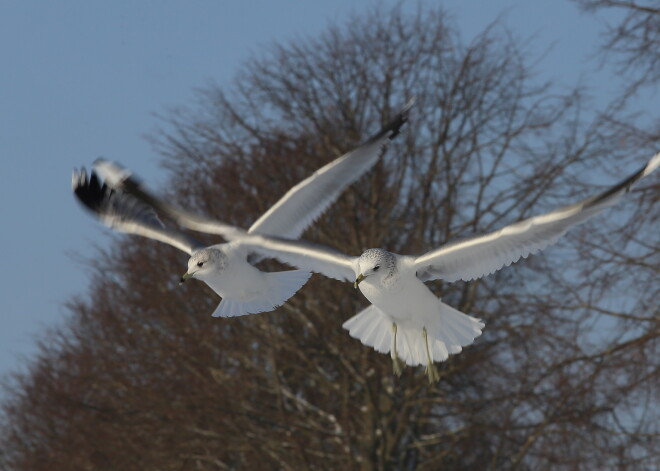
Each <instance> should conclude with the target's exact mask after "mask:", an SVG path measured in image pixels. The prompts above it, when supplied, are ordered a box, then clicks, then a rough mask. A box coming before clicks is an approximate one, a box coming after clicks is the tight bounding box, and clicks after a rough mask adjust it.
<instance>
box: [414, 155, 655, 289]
mask: <svg viewBox="0 0 660 471" xmlns="http://www.w3.org/2000/svg"><path fill="white" fill-rule="evenodd" d="M658 165H660V153H658V154H656V155H655V156H654V157H653V158H651V160H649V162H648V163H647V164H646V166H644V168H642V169H640V170H639V171H638V172H636V173H635V174H633V175H631V176H629V177H628V178H626V179H625V180H623V181H622V182H620V183H618V184H617V185H614V186H613V187H611V188H610V189H609V190H607V191H605V192H603V193H601V194H599V195H597V196H594V197H591V198H588V199H586V200H584V201H581V202H579V203H576V204H573V205H570V206H566V207H564V208H561V209H558V210H556V211H552V212H550V213H547V214H543V215H540V216H536V217H532V218H529V219H525V220H524V221H520V222H517V223H515V224H511V225H509V226H506V227H504V228H502V229H500V230H498V231H495V232H491V233H490V234H486V235H482V236H476V237H471V238H468V239H465V240H460V241H456V242H453V243H449V244H447V245H445V246H443V247H440V248H439V249H437V250H434V251H431V252H428V253H426V254H424V255H421V256H419V257H417V258H416V259H415V261H414V264H415V268H416V270H417V277H418V278H420V279H421V280H422V281H427V280H433V279H443V280H446V281H456V280H466V281H467V280H472V279H475V278H479V277H482V276H484V275H488V274H490V273H493V272H494V271H496V270H499V269H500V268H502V267H503V266H505V265H507V266H508V265H510V264H511V263H513V262H516V261H517V260H519V259H520V258H521V257H523V258H526V257H527V256H528V255H529V254H532V253H535V252H538V251H539V250H542V249H544V248H545V247H547V246H548V245H550V244H553V243H555V242H556V241H557V239H559V238H560V237H561V236H562V235H564V234H565V233H566V231H568V229H570V228H571V227H573V226H575V225H577V224H580V223H582V222H584V221H586V220H587V219H589V218H591V217H593V216H595V215H596V214H598V213H600V212H601V211H603V210H604V209H605V208H608V207H610V206H612V205H613V204H615V203H616V202H617V200H618V199H619V197H620V196H621V195H622V194H624V193H627V192H628V191H629V190H630V187H631V185H632V184H633V183H635V182H636V181H637V180H639V179H641V178H643V177H645V176H646V175H648V174H650V173H651V172H652V171H653V170H655V169H656V168H657V167H658Z"/></svg>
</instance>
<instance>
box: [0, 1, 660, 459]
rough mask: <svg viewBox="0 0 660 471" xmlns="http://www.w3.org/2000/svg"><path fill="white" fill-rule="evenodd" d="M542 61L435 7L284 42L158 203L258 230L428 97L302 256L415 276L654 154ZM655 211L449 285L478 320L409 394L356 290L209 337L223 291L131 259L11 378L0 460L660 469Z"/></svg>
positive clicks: (189, 122) (173, 168)
mask: <svg viewBox="0 0 660 471" xmlns="http://www.w3.org/2000/svg"><path fill="white" fill-rule="evenodd" d="M530 63H532V60H531V59H530V57H528V51H526V50H525V48H524V47H523V46H521V45H520V44H519V43H518V42H517V41H516V40H515V38H513V37H512V35H511V34H509V33H508V32H507V31H506V29H505V28H503V27H502V26H501V25H499V24H494V25H491V26H490V27H489V28H487V29H486V30H485V31H483V32H482V33H481V34H479V35H478V36H476V37H475V38H473V39H471V40H470V41H467V42H466V41H465V40H464V39H462V38H461V37H460V35H459V33H458V31H456V28H455V26H454V25H453V24H452V23H451V22H450V21H449V20H448V19H447V17H446V16H445V14H444V13H443V11H442V10H430V9H420V11H418V12H417V13H415V14H410V13H407V12H405V11H404V10H403V9H402V8H400V7H396V8H394V9H392V10H388V11H383V10H376V9H374V10H372V11H370V12H369V14H368V15H366V16H364V17H359V16H355V17H353V18H352V19H351V20H350V21H348V22H347V23H346V24H344V25H342V26H336V27H330V28H328V29H327V30H326V31H324V32H322V33H321V34H319V35H318V36H317V37H311V38H306V40H305V41H295V42H290V43H286V44H277V45H274V46H272V47H271V48H268V49H266V50H265V51H263V53H262V54H261V55H260V56H258V57H255V58H253V59H251V60H250V61H248V62H246V63H245V65H244V66H243V68H242V69H241V70H240V71H239V72H238V74H237V76H236V79H235V81H234V82H233V84H232V85H231V86H230V87H220V86H209V87H207V88H206V89H204V90H202V91H200V92H199V94H198V95H197V97H198V102H197V103H196V104H195V105H193V106H191V107H189V108H182V109H180V110H178V111H176V112H172V113H170V114H167V115H166V116H165V117H164V118H163V130H162V131H161V132H160V133H159V134H157V135H155V136H153V140H154V144H155V146H156V147H157V148H158V149H159V150H160V152H161V153H162V155H163V159H164V164H165V165H166V167H167V168H168V169H169V171H170V176H171V180H170V183H171V188H173V189H172V190H171V191H170V192H169V193H167V194H165V195H164V196H166V197H168V198H172V199H173V200H175V201H177V202H178V203H179V204H181V205H185V206H187V207H191V208H195V209H196V210H198V211H200V212H203V213H205V214H207V215H210V216H214V217H216V218H218V219H220V220H222V221H225V222H229V223H233V224H236V225H237V226H240V227H248V226H249V225H250V224H251V223H252V222H253V221H254V220H256V218H257V217H258V216H259V215H260V214H262V213H263V212H264V211H266V210H267V209H268V207H269V206H270V205H272V204H273V203H274V202H275V201H277V199H278V198H279V197H280V196H282V195H283V194H284V193H285V192H286V191H287V189H289V188H290V187H291V186H293V185H294V184H295V183H297V182H298V181H300V180H301V179H303V178H304V177H305V176H307V175H309V174H310V173H311V172H313V171H314V170H316V169H317V168H319V167H320V166H321V165H323V164H324V163H326V162H328V161H330V160H332V159H333V158H335V157H336V156H338V155H340V154H341V153H343V152H345V151H347V150H349V149H351V148H352V147H354V146H355V145H357V144H358V143H359V142H360V141H361V140H362V139H363V138H365V137H366V136H368V135H369V133H371V132H373V131H375V130H377V129H378V128H379V126H380V125H381V124H382V123H384V122H385V121H386V120H387V119H388V118H389V117H390V115H391V113H393V112H395V111H396V110H397V109H398V108H399V107H400V106H401V105H402V104H403V103H405V102H406V101H407V99H408V98H409V97H411V96H413V95H415V96H416V97H417V104H416V107H415V109H414V112H413V113H412V115H411V119H410V122H409V123H408V124H407V125H406V129H405V131H404V132H403V133H402V135H401V136H399V137H398V138H397V139H396V140H395V141H394V142H393V143H392V144H393V145H392V146H391V147H390V148H389V149H388V151H387V153H386V154H385V156H384V157H383V159H382V161H381V162H380V163H379V164H378V165H377V167H376V168H375V169H374V170H373V171H372V172H370V173H369V174H368V175H367V176H365V177H364V178H362V179H361V180H359V181H358V182H357V183H356V184H355V185H354V186H353V187H352V188H351V189H349V190H348V191H347V192H346V193H345V194H344V195H343V196H342V197H341V199H340V200H339V201H338V202H337V203H336V204H335V205H334V206H333V207H332V208H331V209H330V210H329V211H328V213H327V214H326V215H325V216H324V217H323V218H322V219H321V220H320V221H319V222H318V223H317V224H315V225H314V227H313V228H311V229H310V230H308V231H307V232H306V233H305V236H304V237H305V238H306V239H310V240H314V241H317V242H321V243H325V244H329V245H332V246H334V247H336V248H338V249H340V250H342V251H345V252H347V253H350V254H355V255H357V254H359V253H361V252H362V251H363V250H364V249H366V248H369V247H384V248H387V249H388V250H391V251H393V252H398V253H421V252H423V251H426V250H429V249H430V248H433V247H437V246H439V245H440V244H442V243H444V242H447V241H450V240H454V239H456V238H460V237H462V236H467V235H471V234H474V233H481V232H485V231H489V230H494V229H497V228H499V227H501V226H503V225H505V224H507V223H510V222H513V221H516V220H518V219H521V218H524V217H528V216H531V215H533V214H537V213H540V212H543V211H546V210H549V209H552V208H554V207H557V206H560V205H562V204H567V203H570V202H572V201H574V200H576V199H578V198H580V197H582V196H585V195H587V194H589V193H593V192H595V191H597V189H598V186H599V184H603V183H604V184H609V183H613V182H615V181H617V180H618V176H617V175H618V174H619V173H620V172H623V173H628V172H629V171H632V170H636V169H637V167H639V166H641V165H643V164H644V163H645V161H646V159H647V158H648V157H649V156H650V155H651V154H652V153H653V152H652V149H651V148H650V147H649V146H650V145H651V144H652V138H650V137H649V135H648V134H645V133H643V132H633V130H632V129H631V128H630V127H629V126H619V125H616V124H613V121H612V120H611V119H605V118H604V117H603V116H602V115H599V114H597V113H593V114H591V115H590V114H588V113H584V107H585V106H586V105H585V104H584V102H583V101H582V100H581V96H580V94H579V93H578V92H574V93H568V94H561V93H558V92H557V90H556V89H555V88H553V86H552V85H551V84H548V83H544V82H542V81H541V80H540V79H539V77H538V76H537V75H536V74H535V71H534V70H533V68H532V67H531V66H530ZM585 115H590V116H594V117H593V118H585V117H584V116H585ZM655 145H656V146H657V140H656V142H655ZM656 181H657V180H656ZM657 190H658V184H657V183H655V184H654V183H653V182H652V181H651V182H645V183H642V184H641V185H640V186H639V187H637V188H635V190H634V191H633V192H631V194H629V195H627V197H626V199H625V201H622V204H621V205H619V206H618V207H616V208H613V209H612V210H611V211H610V212H608V214H607V215H606V216H605V217H601V218H599V219H598V220H597V221H595V222H593V223H590V224H587V225H584V226H580V227H578V228H577V229H576V230H574V231H572V232H571V233H570V234H569V235H568V236H567V237H565V238H564V239H563V240H562V241H561V242H560V243H559V244H558V245H557V246H555V247H553V248H550V249H548V250H547V251H546V253H545V254H543V255H537V256H533V257H530V258H529V259H527V260H525V261H522V262H520V263H517V264H515V265H514V266H512V267H509V268H505V269H504V270H501V271H500V272H498V273H496V274H494V275H492V276H489V277H486V278H483V279H480V280H476V281H473V282H466V283H464V282H460V283H452V284H448V283H443V282H434V283H433V284H432V285H431V287H432V289H433V290H434V292H436V293H437V294H438V295H440V296H442V298H443V300H444V301H445V302H446V303H448V304H451V305H452V306H455V307H456V308H458V309H460V310H461V311H463V312H466V313H468V314H471V315H473V316H475V317H479V318H481V319H483V320H484V321H485V323H486V327H485V329H484V333H483V335H482V336H481V337H480V338H478V339H477V341H476V342H475V343H474V344H473V345H472V346H470V347H468V348H466V349H464V351H463V352H461V353H460V354H458V355H453V356H450V358H449V360H448V361H446V362H444V363H442V364H439V365H438V366H439V370H440V375H441V379H440V382H439V383H438V384H437V385H434V386H429V385H428V383H427V381H426V380H425V378H424V371H423V369H422V368H420V369H410V368H408V369H406V370H405V371H404V373H403V375H402V376H401V377H400V378H396V377H394V376H393V375H392V371H391V361H390V359H389V358H388V357H387V356H385V355H381V354H379V353H377V352H375V351H373V350H372V349H370V348H368V347H365V346H364V345H362V344H361V343H360V342H359V341H357V340H354V339H352V338H350V337H349V336H348V334H347V332H346V331H344V330H343V329H341V324H342V323H343V321H345V320H346V319H348V318H349V317H351V316H352V315H354V314H355V313H356V312H357V311H358V310H359V309H361V308H362V307H364V306H365V305H366V301H365V300H364V299H363V298H362V297H361V296H360V295H359V293H357V292H356V291H354V290H353V289H352V287H350V286H349V285H348V284H342V283H339V282H337V281H334V280H329V279H325V278H322V277H320V276H318V275H316V276H314V277H313V278H312V280H311V281H310V282H309V283H308V284H307V285H306V286H305V287H304V288H303V289H302V290H301V291H300V292H299V293H298V294H297V295H296V296H294V297H293V298H292V299H291V300H290V301H289V302H287V303H286V304H285V305H284V306H282V307H281V308H279V309H278V310H276V311H274V312H271V313H266V314H261V315H253V316H247V317H241V318H223V319H214V318H211V317H210V313H211V312H212V311H213V307H214V305H215V304H216V303H217V302H218V299H217V297H215V295H214V294H213V293H212V292H211V291H210V290H209V289H206V288H205V287H203V286H202V285H201V283H196V284H195V283H189V284H187V285H186V286H183V287H180V288H179V287H177V286H176V282H177V279H178V275H180V274H181V273H182V270H183V269H184V266H185V264H184V262H185V256H184V255H182V254H181V253H178V252H177V251H176V250H174V249H172V248H170V247H166V246H163V245H160V244H157V243H155V242H152V241H148V240H142V239H138V238H134V237H122V238H120V239H118V240H117V241H116V242H115V243H113V244H112V245H111V246H110V247H109V248H108V249H107V250H106V251H103V252H101V253H100V254H99V255H100V256H99V258H98V259H96V260H95V261H94V262H91V267H90V272H91V274H92V281H91V283H90V288H89V292H88V293H87V294H84V295H80V296H78V297H76V298H74V299H72V300H71V301H70V303H69V304H68V310H69V312H70V317H69V321H68V323H67V324H66V325H64V326H62V327H61V328H58V329H56V330H55V331H53V332H50V333H49V334H48V335H45V336H44V337H43V339H42V342H41V345H40V354H39V355H38V357H37V358H35V359H34V360H33V362H32V363H31V367H30V370H29V372H28V373H26V374H23V375H19V376H17V377H16V378H15V384H14V386H13V387H12V389H11V390H9V391H8V399H7V400H6V401H5V402H4V404H3V409H2V410H3V415H4V417H3V419H4V420H3V426H2V428H1V429H0V450H1V451H0V463H1V464H2V467H3V469H13V470H28V469H29V470H52V469H59V470H68V469H71V470H74V469H75V470H79V469H97V470H103V469H108V470H116V469H126V470H131V469H140V470H145V469H159V470H188V469H190V470H192V469H209V470H210V469H295V470H298V469H338V468H339V469H340V468H345V469H364V470H371V469H402V470H404V469H405V470H408V469H410V470H412V469H422V470H423V469H428V470H431V469H548V468H552V469H571V470H573V469H606V468H609V469H614V468H616V469H649V468H650V467H651V466H652V463H653V462H655V460H657V459H658V457H659V456H660V455H659V451H660V450H659V449H658V443H660V441H658V432H659V430H658V424H659V423H660V420H658V419H660V417H658V414H657V409H655V412H654V410H653V407H652V405H653V403H654V401H656V402H657V397H658V396H657V394H658V367H659V358H660V355H659V353H660V351H659V350H660V348H659V347H660V342H659V340H658V337H659V330H658V306H657V299H658V298H659V297H660V286H658V283H657V280H658V279H659V278H660V277H659V276H658V275H659V274H658V271H659V267H660V251H659V248H660V240H659V238H658V236H657V227H658V223H659V222H660V221H659V219H660V215H659V214H658V212H657V210H656V211H653V210H652V209H651V208H652V207H653V204H657V201H658V198H659V195H660V192H658V191H657ZM90 223H91V221H90ZM205 240H206V241H207V242H209V243H210V242H212V241H213V238H212V237H207V238H206V239H205ZM261 265H262V266H263V267H264V268H268V269H274V268H275V267H278V265H276V264H275V262H272V261H264V262H261Z"/></svg>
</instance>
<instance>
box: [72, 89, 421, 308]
mask: <svg viewBox="0 0 660 471" xmlns="http://www.w3.org/2000/svg"><path fill="white" fill-rule="evenodd" d="M413 102H414V100H410V101H409V102H408V103H407V104H406V105H405V107H404V108H403V109H402V110H401V111H400V112H399V113H398V114H397V115H396V116H395V117H394V118H393V119H392V120H391V121H390V122H389V123H388V124H386V125H385V126H384V127H383V128H382V129H381V130H380V131H379V132H378V133H377V134H375V135H374V136H372V137H371V138H369V139H368V140H367V141H366V142H365V143H364V144H362V145H360V146H359V147H357V148H356V149H354V150H352V151H350V152H348V153H346V154H344V155H342V156H341V157H339V158H337V159H335V160H334V161H332V162H330V163H329V164H327V165H325V166H324V167H322V168H321V169H319V170H317V171H316V172H314V173H313V174H312V175H311V176H310V177H308V178H307V179H305V180H303V181H302V182H300V183H299V184H298V185H296V186H294V187H293V188H291V189H290V190H289V191H288V192H287V193H286V194H285V195H284V196H283V197H282V198H281V199H280V200H279V201H278V202H277V203H276V204H275V205H274V206H273V207H271V208H270V209H269V210H268V211H267V212H266V213H265V214H263V215H262V216H261V217H260V218H259V219H258V220H257V221H256V222H255V223H254V224H253V225H252V226H251V227H250V229H249V230H248V231H247V232H248V233H250V234H253V233H254V234H269V235H277V236H283V237H287V238H292V239H295V238H298V237H300V235H301V234H302V232H303V231H304V230H305V229H306V228H307V227H308V226H309V225H310V224H312V223H313V222H314V221H315V220H316V219H317V218H318V217H319V216H320V215H321V214H322V213H323V212H324V211H325V210H326V209H327V208H328V206H330V204H332V203H333V202H334V201H335V200H336V199H337V198H338V197H339V195H340V194H341V192H342V191H343V190H344V189H345V188H346V187H347V186H349V185H350V184H352V183H353V182H354V181H356V180H357V179H358V178H359V177H360V176H361V175H363V174H364V173H365V172H366V171H367V170H369V169H370V168H371V167H372V166H373V165H374V164H375V163H376V162H377V161H378V159H379V157H380V155H381V154H382V153H383V152H384V148H385V146H386V145H387V143H388V142H389V141H390V140H391V139H393V138H394V137H396V136H397V134H398V133H399V130H400V128H401V126H403V124H404V123H405V122H406V121H407V119H408V112H409V110H410V108H411V106H412V104H413ZM102 180H104V181H102ZM125 185H133V186H134V187H137V188H139V189H140V190H141V191H142V193H141V194H142V196H143V199H144V198H152V199H155V198H154V197H153V196H152V195H151V194H150V193H149V192H148V191H147V190H146V188H144V186H143V185H141V184H140V183H138V180H137V179H136V178H135V177H134V176H133V175H132V173H131V172H130V171H129V170H127V169H125V168H122V167H120V166H119V165H118V164H115V163H113V162H109V161H105V160H98V161H97V162H95V164H94V169H93V171H92V172H91V173H90V175H89V176H88V175H87V172H86V171H85V169H82V170H80V171H77V170H74V171H73V177H72V186H73V191H74V194H75V196H76V197H77V198H78V200H79V201H80V202H81V203H82V204H83V205H84V207H85V208H87V209H88V210H90V211H91V212H92V213H94V214H95V215H96V216H97V217H98V218H99V219H100V221H101V222H102V223H103V224H105V225H106V226H108V227H110V228H113V229H115V230H117V231H120V232H125V233H129V234H136V235H140V236H144V237H148V238H151V239H155V240H158V241H160V242H164V243H167V244H170V245H172V246H174V247H176V248H178V249H180V250H182V251H184V252H186V253H187V254H189V255H190V259H189V260H188V270H187V271H186V273H185V274H184V275H183V276H182V277H181V282H185V281H186V280H187V279H189V278H197V279H199V280H202V281H204V282H205V283H206V284H207V285H209V286H210V287H211V288H212V289H213V290H214V291H215V292H216V293H217V294H218V295H220V296H221V297H222V301H221V302H220V304H219V305H218V307H217V308H216V310H215V312H214V313H213V316H215V317H217V316H221V317H232V316H241V315H245V314H255V313H259V312H266V311H270V310H273V309H275V308H276V307H278V306H280V305H282V304H283V303H284V302H286V300H287V299H289V298H290V297H291V296H293V295H294V294H295V293H296V292H297V291H298V290H299V289H300V288H301V287H302V286H303V285H304V284H305V283H306V282H307V280H308V279H309V277H310V276H311V273H309V272H308V271H305V270H289V271H281V272H272V273H266V272H262V271H260V270H259V269H257V268H256V267H255V266H253V265H252V264H251V263H249V261H250V260H255V259H256V258H255V257H254V254H251V251H250V250H249V249H246V248H245V247H243V245H242V243H241V242H240V240H235V241H232V242H227V243H222V244H217V245H212V246H210V247H206V246H205V245H204V244H202V243H200V242H199V241H197V240H196V239H195V238H193V237H191V236H189V235H187V234H185V233H184V232H182V231H180V230H176V229H173V228H168V227H165V226H164V225H163V224H162V222H161V221H160V220H159V219H158V217H157V215H156V213H155V212H154V211H153V209H152V208H150V207H149V203H148V202H147V204H145V203H144V202H141V201H139V200H138V199H136V198H135V197H134V196H131V195H130V194H128V193H127V191H126V188H125ZM162 203H163V204H165V203H164V202H162ZM166 206H168V207H169V208H170V209H172V208H173V207H172V206H169V205H166ZM219 226H220V227H223V233H224V234H226V233H231V232H232V231H233V230H234V228H233V227H232V226H228V225H224V224H222V223H219V222H217V221H213V220H209V219H205V218H199V217H197V218H194V221H193V223H192V224H190V228H191V229H194V230H198V231H205V227H213V228H214V229H215V228H217V227H219ZM205 232H208V231H205ZM211 232H213V231H211ZM241 232H242V231H241ZM251 255H252V256H251Z"/></svg>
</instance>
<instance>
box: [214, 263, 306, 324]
mask: <svg viewBox="0 0 660 471" xmlns="http://www.w3.org/2000/svg"><path fill="white" fill-rule="evenodd" d="M264 275H265V277H266V288H265V289H264V290H263V291H262V292H261V293H259V294H258V295H256V296H253V297H251V298H248V299H241V298H231V297H225V298H223V299H222V301H221V302H220V304H218V307H217V308H216V310H215V311H214V312H213V317H236V316H244V315H246V314H258V313H260V312H268V311H272V310H273V309H275V308H277V307H279V306H281V305H282V304H284V303H285V302H286V301H287V300H288V299H289V298H290V297H291V296H293V295H294V294H296V292H297V291H298V290H299V289H300V288H302V287H303V286H304V285H305V283H307V280H308V279H309V277H310V276H311V275H312V274H311V273H309V272H307V271H305V270H289V271H278V272H273V273H264Z"/></svg>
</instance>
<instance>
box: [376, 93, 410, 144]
mask: <svg viewBox="0 0 660 471" xmlns="http://www.w3.org/2000/svg"><path fill="white" fill-rule="evenodd" d="M416 100H417V97H415V96H414V95H413V96H412V97H411V98H410V99H409V100H408V102H407V103H406V104H405V105H404V106H403V108H401V110H400V111H399V112H398V113H397V114H396V116H395V117H394V118H393V119H392V120H391V121H390V122H389V123H387V124H386V125H385V126H384V127H383V130H382V133H388V136H387V137H388V138H389V139H390V140H392V139H394V138H395V137H396V136H398V135H399V133H400V132H401V126H403V125H404V124H406V122H407V121H408V113H409V112H410V109H411V108H412V107H413V105H414V104H415V101H416Z"/></svg>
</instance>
